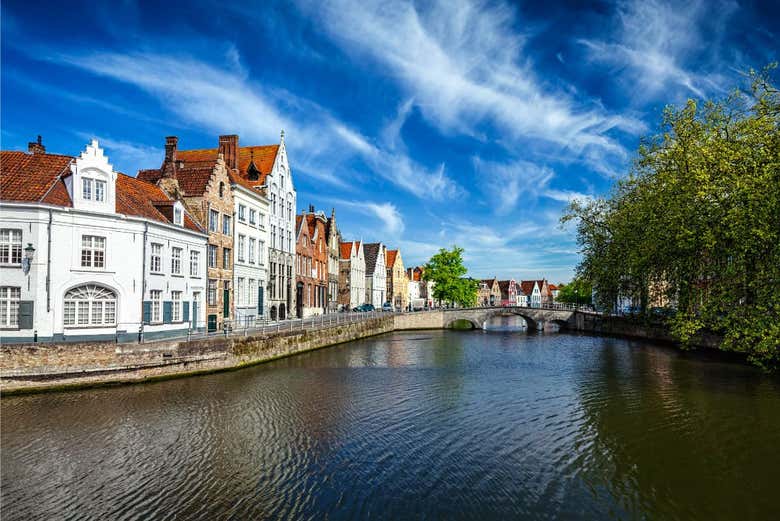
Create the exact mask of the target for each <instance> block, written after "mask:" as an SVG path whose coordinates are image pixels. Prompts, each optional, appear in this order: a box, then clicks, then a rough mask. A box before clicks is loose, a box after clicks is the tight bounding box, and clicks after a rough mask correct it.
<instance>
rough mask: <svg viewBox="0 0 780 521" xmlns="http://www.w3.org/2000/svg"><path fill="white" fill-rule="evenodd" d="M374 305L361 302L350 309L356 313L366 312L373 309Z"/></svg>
mask: <svg viewBox="0 0 780 521" xmlns="http://www.w3.org/2000/svg"><path fill="white" fill-rule="evenodd" d="M374 309H376V308H374V305H373V304H361V305H359V306H358V307H356V308H352V311H354V312H356V313H367V312H369V311H374Z"/></svg>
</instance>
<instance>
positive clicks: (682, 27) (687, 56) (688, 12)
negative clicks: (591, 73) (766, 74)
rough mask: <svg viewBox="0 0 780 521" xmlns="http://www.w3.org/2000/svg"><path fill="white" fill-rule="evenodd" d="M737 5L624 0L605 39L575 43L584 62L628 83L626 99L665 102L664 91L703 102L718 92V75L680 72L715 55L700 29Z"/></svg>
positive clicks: (723, 17)
mask: <svg viewBox="0 0 780 521" xmlns="http://www.w3.org/2000/svg"><path fill="white" fill-rule="evenodd" d="M736 8H737V4H736V3H735V2H733V1H730V0H724V1H717V2H711V1H704V0H694V1H692V2H684V3H680V2H667V1H664V0H628V1H623V2H619V3H618V4H617V7H616V12H615V13H614V17H613V22H614V31H613V34H612V36H611V37H610V38H607V39H605V40H602V39H581V40H580V43H581V44H583V45H584V46H585V48H586V50H587V51H588V55H589V57H590V58H591V59H592V60H593V61H596V62H601V63H605V64H608V65H611V66H613V67H614V70H615V71H616V72H618V73H619V74H622V75H624V77H625V79H626V80H627V82H630V84H631V86H632V89H631V96H632V97H634V98H636V99H642V100H644V99H647V98H650V97H652V96H654V95H656V94H663V95H664V96H666V97H667V98H668V96H669V92H668V89H669V88H670V87H677V88H681V89H682V90H683V91H684V93H685V94H688V95H689V94H693V95H695V96H698V97H705V95H706V92H708V91H712V90H720V87H719V83H720V81H721V80H720V75H719V74H717V73H701V72H697V71H696V70H692V69H690V68H688V67H686V64H687V63H689V62H690V61H693V60H694V59H695V60H696V61H697V62H704V63H705V64H707V63H708V60H706V59H703V58H705V57H707V56H715V55H716V54H717V42H716V39H715V38H705V37H704V36H703V35H702V25H708V24H709V25H712V24H715V25H718V24H720V23H722V22H723V21H725V20H726V19H728V17H729V16H731V14H732V13H733V12H734V11H735V10H736Z"/></svg>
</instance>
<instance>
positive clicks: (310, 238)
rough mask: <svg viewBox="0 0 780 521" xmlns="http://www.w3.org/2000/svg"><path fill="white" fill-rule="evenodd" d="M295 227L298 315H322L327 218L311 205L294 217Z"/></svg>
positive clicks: (325, 291)
mask: <svg viewBox="0 0 780 521" xmlns="http://www.w3.org/2000/svg"><path fill="white" fill-rule="evenodd" d="M296 228H297V232H296V253H297V257H296V259H297V266H296V270H297V273H298V276H297V283H296V291H297V293H296V301H297V302H298V308H297V316H298V317H299V318H306V317H310V316H314V315H322V314H323V313H325V310H326V309H327V300H328V246H327V242H326V228H327V219H326V218H325V216H324V215H323V214H322V213H315V212H314V207H313V206H310V207H309V211H308V212H304V213H302V214H301V215H298V216H297V219H296Z"/></svg>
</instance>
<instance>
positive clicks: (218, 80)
mask: <svg viewBox="0 0 780 521" xmlns="http://www.w3.org/2000/svg"><path fill="white" fill-rule="evenodd" d="M228 58H229V59H228V60H227V62H228V66H227V67H225V66H222V65H220V64H212V63H209V62H207V61H203V60H199V59H195V58H192V57H190V56H174V55H169V54H157V53H147V52H130V53H114V52H98V53H89V54H79V55H67V56H61V57H60V58H59V60H60V61H61V62H65V63H68V64H70V65H72V66H75V67H79V68H81V69H85V70H88V71H90V72H92V73H94V74H98V75H102V76H106V77H109V78H112V79H114V80H117V81H120V82H123V83H128V84H131V85H135V86H137V87H139V88H141V89H143V90H144V91H146V92H148V93H150V94H152V95H153V96H155V97H157V98H158V99H159V100H160V101H161V102H162V103H163V104H164V106H165V107H166V108H167V109H168V110H170V111H171V112H172V113H174V114H176V115H177V116H178V117H179V118H181V119H182V120H183V121H185V122H187V123H188V124H191V125H195V126H197V127H199V128H201V129H204V130H207V131H209V132H212V133H214V134H218V133H237V134H239V135H240V137H241V138H242V140H244V142H246V141H249V142H254V143H257V142H275V141H276V140H278V136H279V130H280V129H282V128H284V129H285V130H286V131H287V135H288V137H289V138H288V141H287V143H288V147H289V148H290V150H291V151H292V152H294V155H295V158H296V162H295V164H296V167H297V168H298V169H299V170H300V171H302V172H303V173H304V174H306V175H309V176H311V177H313V178H316V179H319V180H322V181H326V182H329V183H331V184H333V185H337V186H340V187H341V188H345V189H346V188H349V187H350V183H349V181H350V180H349V179H345V173H347V172H349V171H350V170H349V169H346V168H340V169H338V172H337V167H338V166H339V165H343V164H346V163H348V162H349V161H351V160H353V159H358V160H360V161H362V162H363V163H365V164H366V165H368V167H369V168H370V169H371V171H372V173H373V174H374V175H377V176H381V177H382V178H383V179H385V180H386V181H388V182H390V183H393V184H395V185H397V186H399V187H400V188H402V189H404V190H406V191H408V192H410V193H412V194H414V195H415V196H418V197H430V198H433V199H442V198H446V197H449V196H452V195H454V194H455V193H457V185H456V184H455V183H454V182H453V181H452V180H451V179H450V178H449V177H447V176H446V175H445V173H444V168H443V165H440V166H439V167H438V168H436V169H434V170H428V169H427V168H425V167H424V166H422V165H420V164H419V163H417V162H416V161H414V160H413V159H412V158H411V157H409V156H408V155H406V154H404V153H402V152H401V151H399V150H388V149H387V148H384V147H382V146H379V145H377V144H376V143H374V142H373V141H372V140H371V139H369V138H367V137H365V136H364V135H362V134H361V133H360V132H359V131H357V130H355V129H352V128H350V127H349V125H347V124H346V123H344V122H342V121H340V120H338V119H337V118H336V117H334V116H333V115H332V114H330V113H329V112H328V111H327V110H325V109H324V108H322V107H320V106H319V105H317V104H316V103H314V102H311V101H309V100H305V99H301V98H295V97H294V96H292V95H291V94H289V93H282V92H280V91H274V90H272V89H264V88H262V87H261V86H259V85H257V84H255V83H253V82H252V81H251V80H250V79H249V78H248V77H247V75H246V72H245V71H244V70H243V68H242V67H241V64H240V58H239V57H238V55H237V51H236V50H235V49H233V48H231V50H229V52H228ZM323 165H328V166H326V167H323ZM354 177H355V179H356V178H358V177H359V175H358V174H357V173H354ZM355 179H352V181H354V180H355Z"/></svg>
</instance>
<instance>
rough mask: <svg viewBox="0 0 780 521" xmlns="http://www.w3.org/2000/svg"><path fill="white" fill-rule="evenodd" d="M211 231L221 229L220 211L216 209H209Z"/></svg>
mask: <svg viewBox="0 0 780 521" xmlns="http://www.w3.org/2000/svg"><path fill="white" fill-rule="evenodd" d="M209 231H210V232H217V231H219V212H218V211H216V210H209Z"/></svg>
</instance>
